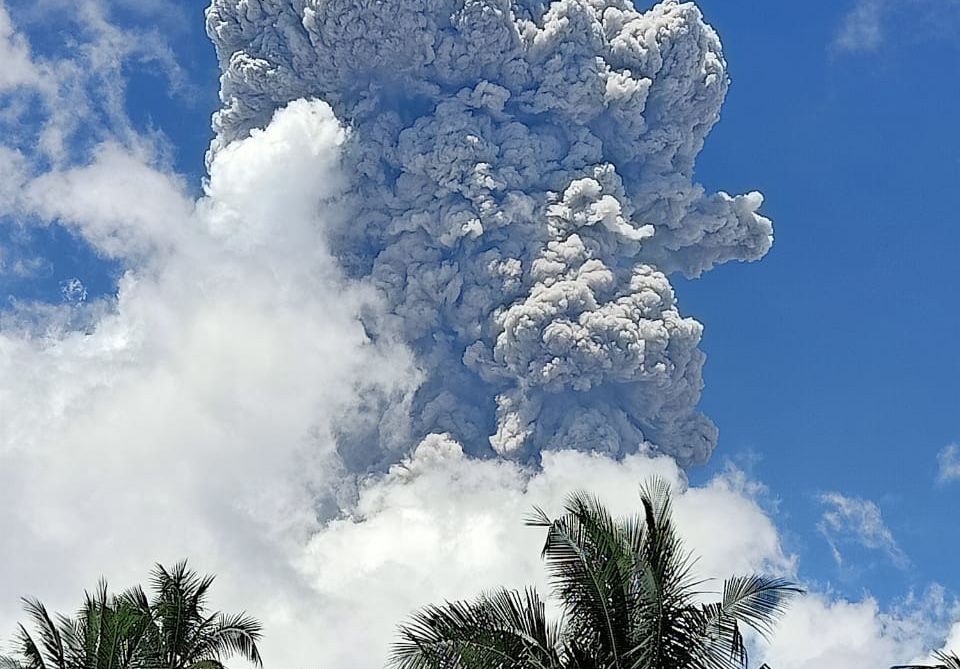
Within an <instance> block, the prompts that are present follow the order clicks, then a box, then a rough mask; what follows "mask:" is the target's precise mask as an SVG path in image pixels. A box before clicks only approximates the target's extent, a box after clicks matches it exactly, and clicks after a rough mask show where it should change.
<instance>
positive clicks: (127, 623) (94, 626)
mask: <svg viewBox="0 0 960 669" xmlns="http://www.w3.org/2000/svg"><path fill="white" fill-rule="evenodd" d="M23 601H24V610H25V611H26V612H27V615H28V616H29V617H30V619H31V620H32V622H33V626H34V632H33V634H31V633H30V632H29V631H28V630H27V628H26V627H25V626H24V625H22V624H21V625H20V626H19V629H18V632H17V636H16V640H15V644H16V646H17V647H18V650H19V653H20V657H19V658H10V657H0V667H2V668H3V669H80V668H82V669H130V668H132V667H135V666H137V658H138V655H139V653H140V652H141V650H142V649H143V648H144V641H145V639H146V633H147V629H148V627H149V624H150V621H149V619H148V618H146V617H144V616H143V615H141V612H140V611H139V610H137V609H136V608H135V607H133V606H132V605H131V602H129V601H127V600H126V599H125V598H123V597H116V596H114V595H110V594H108V592H107V583H106V581H102V580H101V581H100V583H99V584H98V586H97V589H96V591H95V592H94V593H93V594H90V593H89V592H86V593H84V603H83V606H82V607H81V608H80V610H79V611H78V612H77V614H76V616H74V617H72V618H71V617H68V616H64V615H59V614H58V615H56V616H51V615H50V614H49V612H48V611H47V609H46V607H44V605H43V604H41V603H40V602H39V601H37V600H35V599H24V600H23Z"/></svg>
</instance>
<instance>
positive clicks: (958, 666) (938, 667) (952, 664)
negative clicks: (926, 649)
mask: <svg viewBox="0 0 960 669" xmlns="http://www.w3.org/2000/svg"><path fill="white" fill-rule="evenodd" d="M933 657H934V659H936V660H939V661H940V664H897V665H894V666H892V667H890V669H960V657H957V654H956V653H953V652H951V653H945V652H943V651H942V650H938V651H937V652H935V653H934V654H933Z"/></svg>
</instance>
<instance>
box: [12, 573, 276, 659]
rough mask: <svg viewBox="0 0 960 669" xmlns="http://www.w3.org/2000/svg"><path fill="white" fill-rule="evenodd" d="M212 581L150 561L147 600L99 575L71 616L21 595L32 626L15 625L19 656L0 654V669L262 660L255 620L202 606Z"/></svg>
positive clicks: (139, 592)
mask: <svg viewBox="0 0 960 669" xmlns="http://www.w3.org/2000/svg"><path fill="white" fill-rule="evenodd" d="M212 582H213V577H212V576H203V577H201V576H199V575H198V574H197V573H196V572H194V571H192V570H190V569H188V568H187V563H186V561H183V562H179V563H177V564H176V565H175V566H174V568H173V569H171V570H167V569H165V568H164V567H163V566H162V565H159V564H158V565H156V566H155V567H154V570H153V572H152V574H151V589H152V594H153V597H152V599H151V598H148V597H147V595H146V593H144V591H143V589H142V588H140V587H139V586H138V587H135V588H131V589H129V590H127V591H125V592H123V593H121V594H119V595H111V594H109V593H108V591H107V584H106V582H105V581H101V582H100V583H99V584H98V586H97V589H96V591H95V592H94V593H93V594H90V593H84V594H85V596H84V603H83V606H82V607H81V608H80V610H79V611H78V612H77V614H76V615H75V616H73V617H69V616H64V615H59V614H58V615H56V616H51V615H50V614H49V613H48V612H47V609H46V608H45V607H44V605H43V604H41V603H40V602H39V601H37V600H34V599H24V600H23V601H24V610H25V611H26V613H27V616H28V618H29V619H30V622H31V623H32V627H33V632H32V633H31V632H30V631H29V630H28V629H27V627H26V626H25V625H23V624H21V625H20V626H19V629H18V631H17V635H16V638H15V641H14V643H15V646H16V649H17V653H18V655H17V656H16V657H3V656H0V669H223V667H224V664H223V659H224V658H226V657H229V656H232V655H239V656H240V657H242V658H244V659H246V660H248V661H250V662H252V663H254V664H256V665H257V666H262V661H261V658H260V651H259V650H258V648H257V641H258V640H259V639H260V636H261V634H262V627H261V625H260V623H259V622H258V621H257V620H256V619H254V618H253V617H251V616H248V615H246V614H244V613H240V614H226V613H221V612H214V613H208V612H207V611H206V603H207V594H208V590H209V589H210V585H211V583H212Z"/></svg>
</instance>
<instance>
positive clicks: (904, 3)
mask: <svg viewBox="0 0 960 669" xmlns="http://www.w3.org/2000/svg"><path fill="white" fill-rule="evenodd" d="M950 12H952V13H953V14H954V15H957V14H958V13H960V2H957V0H899V1H896V2H894V1H893V0H857V2H855V3H854V5H853V7H851V8H850V10H849V11H848V12H847V13H846V14H844V16H843V19H842V20H841V22H840V26H839V28H838V29H837V32H836V35H835V36H834V40H833V43H832V45H831V46H832V47H833V48H834V49H836V50H837V51H841V52H847V53H870V52H873V51H876V50H877V49H879V48H881V47H882V46H883V45H884V44H885V43H886V42H887V40H888V39H889V38H890V37H892V36H894V34H896V36H897V38H898V39H901V38H902V39H905V40H907V41H909V37H910V36H911V35H922V36H923V37H924V39H927V38H930V37H932V36H937V35H941V36H942V35H943V34H944V33H945V32H948V33H949V34H950V35H952V36H955V34H956V33H955V30H954V28H952V27H951V26H952V25H956V22H955V21H945V20H944V15H945V14H946V13H950ZM894 31H896V32H894Z"/></svg>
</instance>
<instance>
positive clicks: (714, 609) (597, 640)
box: [390, 478, 960, 669]
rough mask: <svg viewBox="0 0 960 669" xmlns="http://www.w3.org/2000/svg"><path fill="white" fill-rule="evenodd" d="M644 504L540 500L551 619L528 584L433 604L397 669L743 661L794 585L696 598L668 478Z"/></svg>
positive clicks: (709, 667)
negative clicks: (551, 505) (549, 506)
mask: <svg viewBox="0 0 960 669" xmlns="http://www.w3.org/2000/svg"><path fill="white" fill-rule="evenodd" d="M640 499H641V503H642V506H643V514H642V515H641V516H634V517H628V518H620V519H618V518H613V517H612V516H611V515H610V513H609V512H608V511H607V510H606V509H605V508H604V507H603V505H602V504H601V503H600V501H599V500H598V499H596V498H595V497H592V496H590V495H587V494H585V493H583V492H576V493H574V494H572V495H570V496H569V497H568V499H567V501H566V504H565V513H564V514H563V515H562V516H561V517H560V518H557V519H551V518H549V517H548V516H547V515H546V514H545V513H544V512H543V511H542V510H541V509H534V512H533V514H532V515H531V516H530V517H529V518H528V519H527V524H528V525H532V526H535V527H543V528H545V529H546V530H547V538H546V542H545V544H544V547H543V551H542V558H543V560H544V561H545V563H546V568H547V573H548V576H549V579H550V582H551V584H552V594H553V595H554V596H555V597H556V598H557V599H558V601H559V603H560V604H561V607H562V610H563V616H562V619H561V621H560V622H559V623H556V624H554V623H550V622H549V621H547V620H546V615H545V607H544V604H543V602H542V601H541V600H540V599H539V597H538V596H537V594H536V593H535V592H534V591H533V590H527V591H526V592H524V593H519V592H512V591H508V590H498V591H495V592H493V593H489V594H486V595H483V596H481V597H480V598H479V599H477V600H476V601H472V602H446V603H445V604H443V605H442V606H428V607H426V608H424V609H421V610H420V611H418V612H416V613H414V614H413V616H412V617H411V619H410V621H409V622H407V623H405V624H403V625H401V626H400V629H399V632H400V641H398V642H397V643H396V644H395V645H394V647H393V652H392V654H391V660H390V664H391V666H392V667H394V668H395V669H454V668H456V669H520V668H538V669H744V668H745V667H746V664H747V651H746V647H745V645H744V640H743V635H742V631H741V625H747V626H748V627H751V628H753V629H755V630H756V631H758V632H759V633H760V634H761V635H763V636H768V635H769V634H770V633H771V632H772V630H773V626H774V623H775V622H776V620H777V619H778V618H779V616H780V615H781V614H782V613H783V611H784V609H785V606H786V604H787V601H788V599H789V597H790V596H792V595H794V594H796V593H798V592H800V590H799V589H797V588H796V587H795V586H794V585H793V584H792V583H790V582H788V581H785V580H783V579H779V578H767V577H763V576H736V577H733V578H730V579H728V580H727V581H726V582H725V583H724V585H723V592H722V597H721V600H720V601H719V602H713V603H709V604H703V603H699V595H700V594H702V593H700V592H698V591H697V590H696V588H697V587H699V586H700V585H701V584H702V583H701V582H699V581H697V580H695V579H694V577H693V575H692V567H693V563H694V561H693V559H692V556H691V555H690V553H689V552H687V551H686V550H685V549H684V547H683V544H682V542H681V540H680V538H679V536H678V535H677V533H676V530H675V527H674V525H673V519H672V511H671V498H670V488H669V485H668V484H667V483H666V482H665V481H664V480H662V479H659V478H654V479H652V480H651V481H650V482H648V483H647V484H646V485H644V486H643V487H642V488H641V491H640ZM956 669H960V667H957V668H956Z"/></svg>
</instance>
